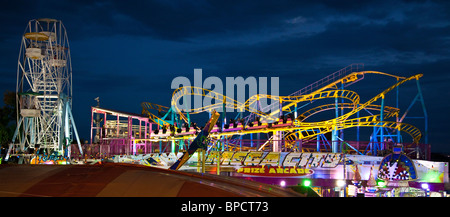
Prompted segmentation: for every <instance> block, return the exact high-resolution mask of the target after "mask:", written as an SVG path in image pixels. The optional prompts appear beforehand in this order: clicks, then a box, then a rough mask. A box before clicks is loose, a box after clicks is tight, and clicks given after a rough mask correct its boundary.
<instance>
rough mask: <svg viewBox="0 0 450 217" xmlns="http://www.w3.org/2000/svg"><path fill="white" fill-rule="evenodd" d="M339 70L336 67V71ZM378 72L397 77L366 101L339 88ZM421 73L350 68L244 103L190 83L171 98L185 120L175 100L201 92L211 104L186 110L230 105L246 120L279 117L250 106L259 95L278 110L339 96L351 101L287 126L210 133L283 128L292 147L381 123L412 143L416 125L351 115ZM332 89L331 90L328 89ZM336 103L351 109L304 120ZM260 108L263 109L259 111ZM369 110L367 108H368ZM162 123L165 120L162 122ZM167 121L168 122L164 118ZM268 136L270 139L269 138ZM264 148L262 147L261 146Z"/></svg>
mask: <svg viewBox="0 0 450 217" xmlns="http://www.w3.org/2000/svg"><path fill="white" fill-rule="evenodd" d="M338 72H339V71H338ZM368 73H370V74H380V75H385V76H390V77H394V78H397V83H395V84H394V85H392V86H391V87H389V88H387V89H385V90H384V91H383V92H381V93H379V94H378V95H376V96H375V97H373V98H372V99H370V100H369V101H367V102H365V103H360V97H359V95H358V94H357V93H356V92H354V91H351V90H345V89H338V84H340V83H342V84H352V83H355V82H357V81H359V80H361V79H362V78H363V77H364V75H365V74H368ZM422 76H423V75H422V74H417V75H414V76H411V77H408V78H405V77H400V76H395V75H390V74H387V73H383V72H378V71H360V72H352V73H350V74H344V75H335V74H332V75H330V76H327V77H325V78H324V79H321V80H319V81H318V82H315V83H313V84H311V85H309V86H307V87H305V88H303V89H301V90H299V91H297V92H295V93H293V94H291V95H289V96H272V95H263V94H257V95H254V96H252V97H250V98H249V99H248V100H247V101H246V102H245V103H241V102H237V101H236V100H234V99H232V98H229V97H227V96H224V95H222V94H220V93H216V92H214V91H211V90H208V89H203V88H200V87H193V86H183V87H180V88H178V89H176V90H175V91H174V93H173V95H172V101H171V106H172V109H174V111H175V112H176V113H177V114H179V115H180V117H181V118H182V119H183V120H185V121H187V119H186V117H185V116H184V114H183V111H182V108H178V106H177V102H178V100H180V99H181V98H182V97H183V96H185V95H192V96H202V97H208V98H211V99H214V100H215V103H214V104H210V105H207V106H203V107H201V108H194V109H191V110H190V111H189V114H196V113H200V112H205V111H212V110H215V109H219V108H223V107H226V108H232V109H240V110H241V111H243V110H245V111H248V112H250V113H251V115H249V116H247V117H246V119H245V120H246V124H245V125H247V123H248V121H250V120H251V119H252V117H256V116H259V117H261V118H265V119H266V120H267V121H279V118H278V117H275V116H274V114H277V113H278V112H279V111H275V112H272V113H270V114H266V113H264V112H262V111H265V110H264V109H255V108H252V106H250V105H252V104H254V103H255V102H257V100H259V99H261V98H267V99H271V100H272V102H273V101H278V102H279V104H278V106H277V108H278V110H279V108H280V104H281V105H282V110H284V111H291V107H292V106H293V105H296V104H297V103H299V102H306V101H315V100H320V99H326V98H335V99H337V98H341V99H347V100H349V101H350V103H338V104H336V103H335V104H326V105H320V106H317V107H314V108H312V109H309V110H307V111H305V112H303V113H302V114H300V115H299V116H298V118H297V119H296V120H295V121H294V123H293V124H292V125H290V126H284V127H274V128H272V127H266V128H263V129H246V128H244V129H242V130H236V131H231V132H215V133H211V136H212V137H213V138H216V139H218V138H224V137H230V136H233V135H243V134H250V133H268V132H274V131H285V132H287V135H286V136H285V140H286V146H287V147H288V148H289V147H292V146H293V144H294V141H296V140H299V139H302V140H308V139H312V138H314V137H315V136H317V135H319V134H324V133H328V132H331V131H333V130H342V129H347V128H352V127H384V128H392V129H396V130H399V131H403V132H406V133H408V134H409V135H410V136H411V137H412V138H413V141H414V143H418V142H419V140H420V138H421V136H422V134H421V132H420V130H419V129H417V128H416V127H414V126H412V125H410V124H406V123H402V122H394V121H385V120H383V121H381V120H380V114H376V115H369V116H365V117H358V118H351V119H349V118H350V117H351V116H352V115H355V114H356V113H357V112H359V111H361V110H363V109H364V110H377V111H381V109H382V107H381V106H380V105H377V104H374V103H375V102H376V101H377V100H379V99H380V98H384V97H385V95H386V94H387V93H388V92H390V91H391V90H393V89H394V88H396V87H398V86H400V85H402V84H404V83H405V82H407V81H410V80H413V79H417V80H418V79H419V78H421V77H422ZM330 89H331V90H330ZM282 103H285V104H286V105H283V104H282ZM145 106H146V107H145V108H144V105H143V108H144V110H145V111H146V112H148V110H149V109H155V110H158V111H163V110H167V109H168V107H163V106H159V105H156V104H150V105H145ZM336 106H338V107H339V108H347V109H351V110H350V111H349V112H347V113H345V114H344V115H341V116H339V117H337V118H334V119H330V120H326V121H320V122H305V120H306V119H308V118H309V117H311V116H313V115H315V114H317V113H319V112H322V111H326V110H331V109H335V108H336ZM261 110H262V111H261ZM369 113H370V112H369ZM383 113H384V117H383V119H388V118H391V117H394V116H397V117H398V114H399V109H398V108H393V107H388V106H384V109H383ZM148 114H149V115H152V114H151V113H150V112H148ZM150 118H152V120H159V118H158V117H157V116H155V115H153V116H151V117H150ZM162 123H164V122H162ZM166 123H167V122H166ZM269 140H270V139H269ZM269 143H270V142H266V143H265V144H264V145H267V144H269ZM262 148H263V147H262Z"/></svg>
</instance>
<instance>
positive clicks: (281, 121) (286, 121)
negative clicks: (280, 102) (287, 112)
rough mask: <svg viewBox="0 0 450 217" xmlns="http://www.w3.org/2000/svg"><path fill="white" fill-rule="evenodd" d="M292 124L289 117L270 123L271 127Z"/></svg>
mask: <svg viewBox="0 0 450 217" xmlns="http://www.w3.org/2000/svg"><path fill="white" fill-rule="evenodd" d="M292 124H293V122H292V119H291V118H284V119H281V118H280V120H279V121H278V122H274V123H273V124H272V127H286V126H291V125H292Z"/></svg>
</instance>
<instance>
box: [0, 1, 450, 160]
mask: <svg viewBox="0 0 450 217" xmlns="http://www.w3.org/2000/svg"><path fill="white" fill-rule="evenodd" d="M43 17H48V18H54V19H59V20H62V21H63V23H64V25H65V27H66V29H67V32H68V35H69V41H70V48H71V56H72V67H73V89H74V94H73V103H74V106H73V114H74V116H75V119H76V124H77V127H78V129H79V133H80V135H81V137H82V138H84V139H88V138H89V127H90V107H91V106H94V105H95V104H96V102H95V101H94V98H95V97H100V100H101V102H100V103H101V106H102V107H105V108H111V109H116V110H122V111H128V112H135V113H140V111H141V107H140V103H141V102H144V101H149V102H153V103H157V104H161V105H170V99H171V96H172V91H173V90H171V88H170V85H171V82H172V79H174V78H175V77H177V76H186V77H188V78H190V79H191V81H193V71H194V68H202V69H203V77H204V78H205V77H208V76H218V77H220V78H223V80H225V79H224V78H225V77H227V76H232V77H236V76H243V77H244V78H245V77H248V76H254V77H273V76H278V77H279V78H280V94H281V95H288V94H290V93H292V92H294V91H296V90H299V89H301V88H302V87H304V86H306V85H308V84H310V83H312V82H314V81H317V80H318V79H320V78H322V77H325V76H326V75H328V74H330V73H332V72H334V71H337V70H339V69H341V68H343V67H345V66H347V65H349V64H352V63H364V64H365V70H377V71H382V72H386V73H391V74H396V75H402V76H411V75H414V74H417V73H423V74H424V77H423V78H422V79H421V80H420V83H421V85H422V91H423V94H424V99H425V103H426V106H427V110H428V115H429V143H430V144H432V151H433V152H446V153H450V145H449V143H450V139H449V138H448V135H449V127H448V123H450V115H449V111H450V100H449V99H450V91H449V85H450V72H449V69H450V2H449V1H320V2H318V1H305V2H301V1H201V0H195V1H163V0H160V1H130V0H127V1H122V0H117V1H39V0H36V1H22V0H6V1H5V0H3V1H2V3H1V7H0V26H1V33H0V76H1V80H0V92H4V91H5V90H11V91H15V84H16V73H17V59H18V54H19V48H20V40H21V37H22V34H23V32H24V30H25V27H26V24H27V23H28V21H29V20H31V19H35V18H43ZM369 77H370V76H368V78H366V79H365V80H364V81H362V82H365V83H364V85H360V86H357V88H360V89H358V90H357V91H358V92H359V93H360V94H361V95H362V96H361V97H362V98H363V99H366V100H367V99H370V98H371V97H373V96H375V95H376V94H377V93H379V92H381V91H383V90H384V88H386V87H387V86H386V85H385V81H384V79H385V78H384V77H376V76H374V77H370V79H369ZM401 91H402V92H401V96H402V98H401V102H400V103H401V106H400V109H402V111H404V110H405V109H406V108H407V107H408V105H409V103H410V102H411V100H412V98H413V97H414V96H415V94H416V93H417V92H416V89H415V84H414V83H409V84H408V85H406V86H405V87H404V88H402V89H401ZM364 94H366V95H364ZM363 95H364V96H363ZM391 106H394V105H391ZM416 107H418V108H419V109H416V110H414V111H412V112H411V115H414V112H416V114H419V115H420V112H421V110H420V106H417V105H416ZM402 113H403V112H401V114H402ZM406 122H407V121H406ZM416 122H417V121H416ZM422 123H423V122H422ZM422 123H421V122H418V124H417V127H419V128H422V127H423V124H422Z"/></svg>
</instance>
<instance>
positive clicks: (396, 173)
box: [378, 154, 417, 181]
mask: <svg viewBox="0 0 450 217" xmlns="http://www.w3.org/2000/svg"><path fill="white" fill-rule="evenodd" d="M378 171H379V172H378V178H379V179H382V180H389V181H401V180H404V181H411V180H415V179H417V173H416V168H415V166H414V163H413V161H412V160H411V159H409V157H407V156H406V155H404V154H389V155H387V156H386V157H384V158H383V160H382V161H381V164H380V168H379V169H378Z"/></svg>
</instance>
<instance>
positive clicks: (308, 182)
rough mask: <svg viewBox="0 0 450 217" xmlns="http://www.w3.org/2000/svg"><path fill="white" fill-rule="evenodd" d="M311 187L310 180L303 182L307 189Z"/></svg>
mask: <svg viewBox="0 0 450 217" xmlns="http://www.w3.org/2000/svg"><path fill="white" fill-rule="evenodd" d="M310 185H311V180H308V179H307V180H305V181H303V186H306V187H309V186H310Z"/></svg>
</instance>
